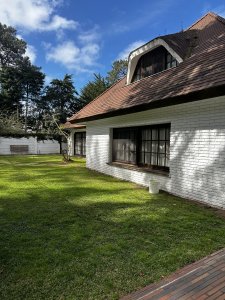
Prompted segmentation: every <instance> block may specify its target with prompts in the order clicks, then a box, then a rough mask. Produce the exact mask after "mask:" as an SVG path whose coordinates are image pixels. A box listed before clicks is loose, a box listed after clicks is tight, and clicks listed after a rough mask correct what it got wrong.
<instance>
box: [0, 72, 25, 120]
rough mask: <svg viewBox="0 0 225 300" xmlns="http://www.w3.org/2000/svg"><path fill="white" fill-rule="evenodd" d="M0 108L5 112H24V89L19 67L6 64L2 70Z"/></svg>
mask: <svg viewBox="0 0 225 300" xmlns="http://www.w3.org/2000/svg"><path fill="white" fill-rule="evenodd" d="M0 84H1V91H0V110H1V112H4V113H6V112H7V113H10V114H14V113H16V114H17V118H19V116H20V115H21V114H22V99H23V89H22V82H21V81H20V80H19V74H18V69H15V67H9V66H5V67H3V68H2V69H1V70H0Z"/></svg>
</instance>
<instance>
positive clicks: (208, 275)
mask: <svg viewBox="0 0 225 300" xmlns="http://www.w3.org/2000/svg"><path fill="white" fill-rule="evenodd" d="M205 299H207V300H225V248H224V249H222V250H220V251H218V252H216V253H214V254H212V255H210V256H207V257H206V258H203V259H202V260H200V261H198V262H196V263H193V264H191V265H188V266H186V267H185V268H183V269H181V270H179V271H177V272H176V273H174V274H172V275H171V276H169V277H168V278H166V279H164V280H162V281H160V282H159V283H157V284H151V285H149V286H147V287H145V288H143V289H142V290H140V291H137V292H135V293H132V294H129V295H127V296H125V297H123V298H122V299H121V300H205Z"/></svg>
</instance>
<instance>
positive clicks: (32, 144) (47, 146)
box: [0, 137, 60, 155]
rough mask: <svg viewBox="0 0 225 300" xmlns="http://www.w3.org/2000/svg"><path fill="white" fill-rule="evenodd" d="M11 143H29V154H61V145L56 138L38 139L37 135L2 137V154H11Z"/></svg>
mask: <svg viewBox="0 0 225 300" xmlns="http://www.w3.org/2000/svg"><path fill="white" fill-rule="evenodd" d="M10 145H28V146H29V153H28V154H59V153H60V145H59V142H58V141H55V140H44V141H37V139H36V138H35V137H29V138H8V137H7V138H6V137H0V155H10V154H12V153H11V151H10Z"/></svg>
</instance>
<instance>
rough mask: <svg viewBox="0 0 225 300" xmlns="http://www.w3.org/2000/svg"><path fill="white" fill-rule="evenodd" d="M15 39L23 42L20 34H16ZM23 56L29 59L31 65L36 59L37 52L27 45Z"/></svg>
mask: <svg viewBox="0 0 225 300" xmlns="http://www.w3.org/2000/svg"><path fill="white" fill-rule="evenodd" d="M16 37H17V38H18V39H20V40H24V38H23V37H22V35H20V34H17V35H16ZM24 56H28V57H29V58H30V61H31V63H32V64H33V63H34V62H35V60H36V58H37V50H36V49H35V47H34V46H32V45H29V44H27V48H26V52H25V54H24Z"/></svg>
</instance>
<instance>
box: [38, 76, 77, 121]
mask: <svg viewBox="0 0 225 300" xmlns="http://www.w3.org/2000/svg"><path fill="white" fill-rule="evenodd" d="M41 102H42V104H41V103H40V104H41V105H42V107H43V106H47V109H48V110H49V111H50V113H51V115H52V114H54V115H55V116H57V121H58V122H59V123H64V122H65V121H66V118H67V116H69V115H71V114H73V113H74V112H75V111H76V110H77V105H78V93H77V91H76V89H75V87H74V85H73V80H72V75H69V74H66V75H65V77H64V78H63V79H62V80H60V79H53V80H52V81H51V82H50V85H49V86H47V87H46V90H45V95H44V96H43V97H42V100H41Z"/></svg>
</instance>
